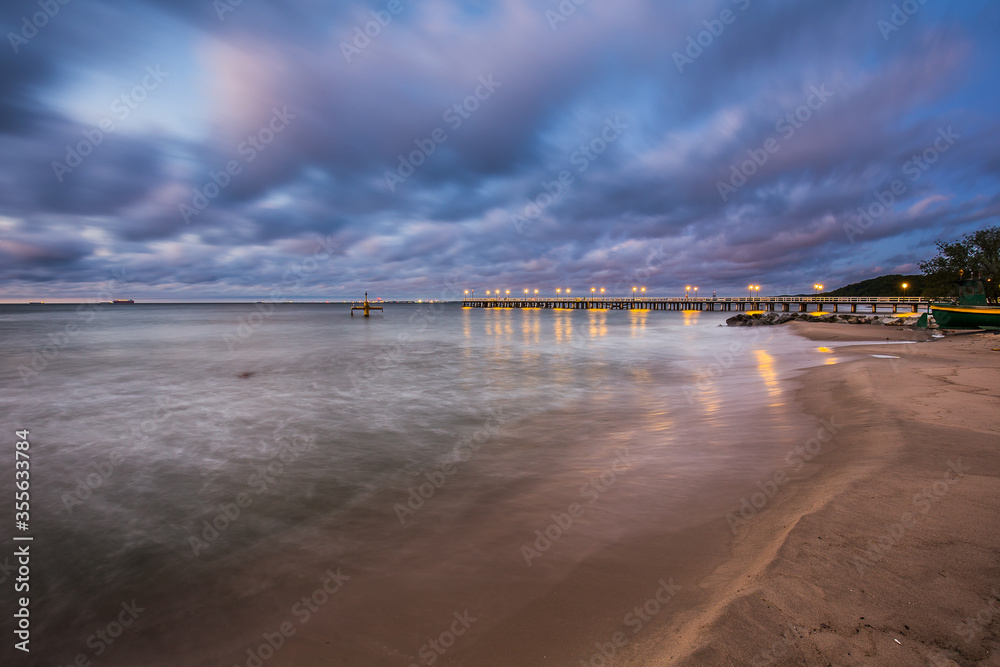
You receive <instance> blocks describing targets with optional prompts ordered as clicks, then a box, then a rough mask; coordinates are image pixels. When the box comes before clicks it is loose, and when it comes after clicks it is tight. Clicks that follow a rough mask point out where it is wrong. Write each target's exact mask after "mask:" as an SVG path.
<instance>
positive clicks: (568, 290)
mask: <svg viewBox="0 0 1000 667" xmlns="http://www.w3.org/2000/svg"><path fill="white" fill-rule="evenodd" d="M572 291H573V290H571V289H570V288H568V287H567V288H566V294H567V296H568V295H569V293H570V292H572Z"/></svg>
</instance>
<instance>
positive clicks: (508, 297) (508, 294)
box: [505, 290, 510, 301]
mask: <svg viewBox="0 0 1000 667" xmlns="http://www.w3.org/2000/svg"><path fill="white" fill-rule="evenodd" d="M505 296H506V297H507V300H508V301H509V300H510V290H507V294H506V295H505Z"/></svg>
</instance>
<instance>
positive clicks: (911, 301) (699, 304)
mask: <svg viewBox="0 0 1000 667" xmlns="http://www.w3.org/2000/svg"><path fill="white" fill-rule="evenodd" d="M930 302H931V300H930V299H928V298H926V297H919V296H718V297H683V296H682V297H669V296H640V295H635V296H631V295H629V296H622V297H614V296H580V297H567V296H555V297H541V296H537V295H536V296H530V295H529V296H525V297H521V296H517V297H512V296H503V295H500V296H487V297H475V298H466V299H463V300H462V305H463V306H465V307H467V308H555V309H577V310H581V309H582V310H590V309H606V310H709V311H714V310H721V311H732V310H738V311H745V310H766V311H776V310H781V311H782V312H789V311H790V310H791V309H792V306H793V305H795V306H797V310H798V311H799V312H803V313H804V312H810V307H812V310H813V311H819V312H824V311H825V308H826V307H827V306H832V308H831V310H832V312H840V308H841V306H845V307H849V308H850V311H851V312H852V313H856V312H858V307H859V306H863V307H867V308H869V309H870V311H871V312H872V313H875V312H878V309H879V308H880V307H881V308H892V312H894V313H896V312H898V311H899V308H900V307H904V308H908V309H909V310H910V311H911V312H914V313H916V312H918V310H919V309H920V307H921V306H923V307H924V308H925V309H928V310H929V309H930Z"/></svg>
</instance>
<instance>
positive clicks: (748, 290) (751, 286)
mask: <svg viewBox="0 0 1000 667" xmlns="http://www.w3.org/2000/svg"><path fill="white" fill-rule="evenodd" d="M747 294H748V295H749V296H753V285H747Z"/></svg>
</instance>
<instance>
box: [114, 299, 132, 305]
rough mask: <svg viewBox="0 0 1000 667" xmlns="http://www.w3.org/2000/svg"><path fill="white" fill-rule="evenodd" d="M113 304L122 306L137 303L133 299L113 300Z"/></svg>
mask: <svg viewBox="0 0 1000 667" xmlns="http://www.w3.org/2000/svg"><path fill="white" fill-rule="evenodd" d="M111 303H116V304H122V303H135V301H133V300H132V299H113V300H112V301H111Z"/></svg>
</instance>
